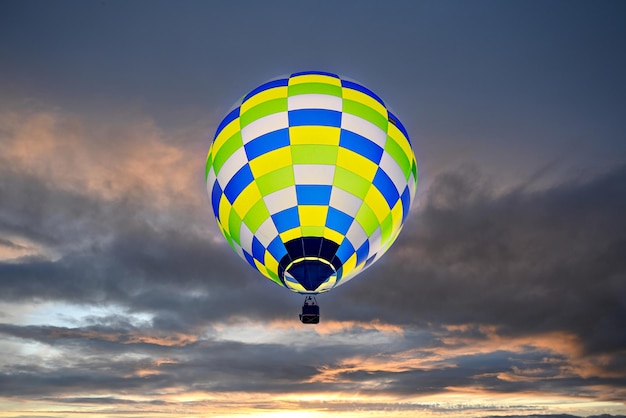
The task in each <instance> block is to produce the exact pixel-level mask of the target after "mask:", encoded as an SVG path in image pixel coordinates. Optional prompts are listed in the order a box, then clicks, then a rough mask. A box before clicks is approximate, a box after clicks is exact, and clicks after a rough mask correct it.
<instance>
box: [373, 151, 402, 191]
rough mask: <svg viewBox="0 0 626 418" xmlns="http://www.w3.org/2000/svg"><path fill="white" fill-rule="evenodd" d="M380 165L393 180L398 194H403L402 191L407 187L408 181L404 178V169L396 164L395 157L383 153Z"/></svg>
mask: <svg viewBox="0 0 626 418" xmlns="http://www.w3.org/2000/svg"><path fill="white" fill-rule="evenodd" d="M379 165H380V168H382V169H383V171H384V172H385V173H387V175H388V176H389V177H390V178H391V181H393V184H394V185H395V186H396V190H397V191H398V194H402V191H403V190H404V187H405V186H406V179H405V178H404V173H403V172H402V169H401V168H400V166H399V165H398V163H396V160H394V159H393V157H392V156H391V155H389V154H388V153H387V152H383V158H382V159H381V160H380V164H379Z"/></svg>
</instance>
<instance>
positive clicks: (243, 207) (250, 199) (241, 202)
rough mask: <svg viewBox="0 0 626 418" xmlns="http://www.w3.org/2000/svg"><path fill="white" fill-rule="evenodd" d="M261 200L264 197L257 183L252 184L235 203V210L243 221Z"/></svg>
mask: <svg viewBox="0 0 626 418" xmlns="http://www.w3.org/2000/svg"><path fill="white" fill-rule="evenodd" d="M261 199H262V196H261V192H260V191H259V188H258V187H257V185H256V183H255V182H252V183H250V184H249V185H248V186H247V187H246V188H245V189H243V191H242V192H241V194H239V196H237V199H236V200H235V202H233V208H234V209H235V211H236V212H237V214H238V215H239V216H241V218H242V219H243V218H244V216H246V214H247V213H248V211H249V210H250V208H251V207H252V206H254V204H255V203H256V202H258V201H259V200H261Z"/></svg>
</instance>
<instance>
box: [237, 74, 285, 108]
mask: <svg viewBox="0 0 626 418" xmlns="http://www.w3.org/2000/svg"><path fill="white" fill-rule="evenodd" d="M287 85H289V80H288V79H286V78H281V79H279V80H272V81H268V82H267V83H265V84H262V85H260V86H259V87H257V88H255V89H254V90H252V91H251V92H250V93H248V94H247V95H246V97H244V98H243V101H244V102H245V101H246V100H248V99H249V98H250V97H252V96H254V95H255V94H258V93H261V92H262V91H265V90H269V89H272V88H274V87H281V86H287Z"/></svg>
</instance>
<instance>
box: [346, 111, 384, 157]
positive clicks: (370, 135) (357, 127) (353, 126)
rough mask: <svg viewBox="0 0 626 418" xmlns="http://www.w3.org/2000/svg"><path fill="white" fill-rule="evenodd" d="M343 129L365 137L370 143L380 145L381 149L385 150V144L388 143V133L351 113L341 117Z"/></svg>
mask: <svg viewBox="0 0 626 418" xmlns="http://www.w3.org/2000/svg"><path fill="white" fill-rule="evenodd" d="M341 129H346V130H348V131H352V132H354V133H356V134H359V135H361V136H364V137H365V138H367V139H369V140H370V141H372V142H375V143H377V144H378V145H380V147H381V148H383V149H384V148H385V143H386V142H387V132H385V131H383V130H382V129H380V128H379V127H378V126H376V125H374V124H373V123H371V122H369V121H367V120H365V119H362V118H360V117H358V116H354V115H351V114H349V113H344V114H343V115H341Z"/></svg>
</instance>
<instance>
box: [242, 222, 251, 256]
mask: <svg viewBox="0 0 626 418" xmlns="http://www.w3.org/2000/svg"><path fill="white" fill-rule="evenodd" d="M252 237H253V235H252V232H251V231H250V229H249V228H248V227H247V226H246V224H245V223H243V222H242V223H241V229H240V231H239V240H240V241H241V248H243V249H244V250H246V251H247V252H248V254H252Z"/></svg>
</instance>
